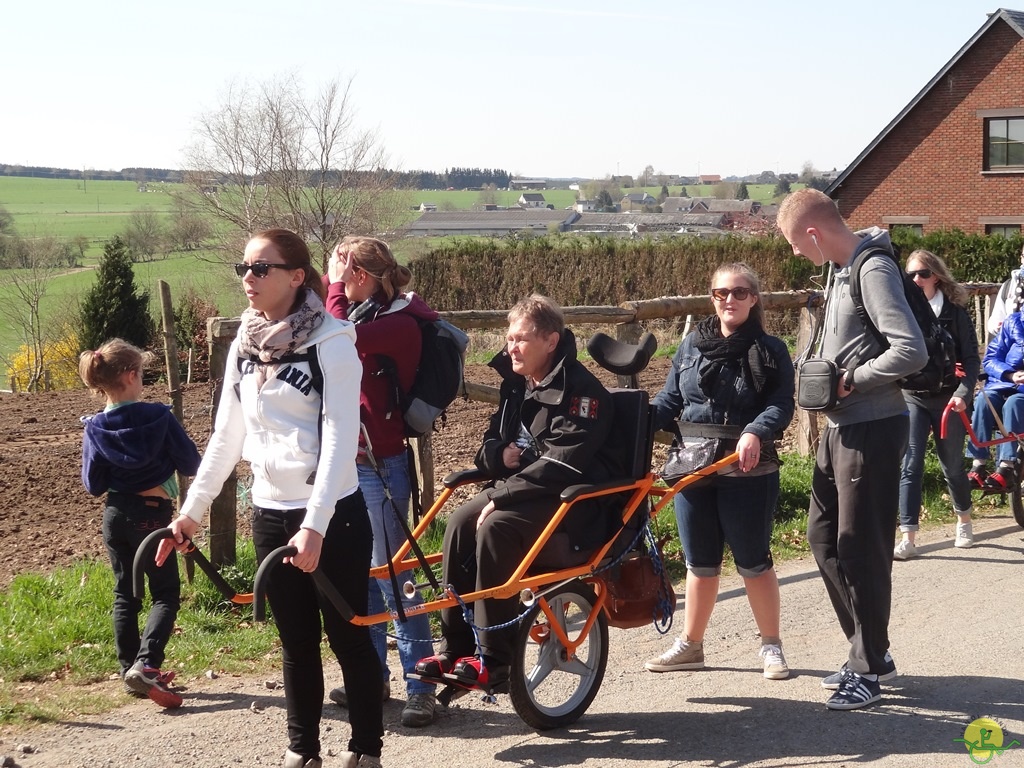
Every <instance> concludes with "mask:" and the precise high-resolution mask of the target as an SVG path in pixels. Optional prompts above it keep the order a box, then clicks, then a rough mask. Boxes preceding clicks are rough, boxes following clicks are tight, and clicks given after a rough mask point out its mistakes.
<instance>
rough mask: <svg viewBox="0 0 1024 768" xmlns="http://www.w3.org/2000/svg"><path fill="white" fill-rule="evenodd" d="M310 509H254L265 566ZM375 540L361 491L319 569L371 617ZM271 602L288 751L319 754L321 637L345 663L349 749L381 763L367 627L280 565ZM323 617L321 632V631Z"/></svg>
mask: <svg viewBox="0 0 1024 768" xmlns="http://www.w3.org/2000/svg"><path fill="white" fill-rule="evenodd" d="M305 514H306V510H304V509H292V510H278V509H263V508H256V509H255V510H254V512H253V519H252V538H253V543H254V544H255V546H256V557H257V559H258V560H259V561H260V562H263V560H264V558H266V556H267V555H268V554H270V553H271V552H272V551H273V550H275V549H277V548H278V547H282V546H284V545H285V544H287V543H288V540H289V539H290V538H291V537H292V536H294V535H295V534H296V533H298V531H299V526H300V525H301V523H302V519H303V517H305ZM372 541H373V536H372V534H371V533H370V519H369V516H368V515H367V513H366V503H365V502H364V501H363V495H362V493H361V492H359V491H357V492H356V493H354V494H352V495H350V496H346V497H345V498H344V499H340V500H339V501H338V503H337V505H336V506H335V508H334V517H332V518H331V522H330V525H329V526H328V527H327V535H326V536H325V537H324V542H323V550H322V552H321V554H320V565H319V569H320V570H321V571H322V572H323V573H324V574H326V575H327V577H328V578H329V579H330V580H331V583H332V584H333V585H334V586H335V588H337V590H338V592H340V593H341V596H342V597H344V598H345V600H347V601H348V603H349V605H351V606H352V609H353V610H354V611H355V612H356V613H357V614H361V615H366V605H367V591H366V574H367V573H368V572H369V570H370V549H371V546H372ZM267 600H268V601H269V602H270V607H271V610H272V611H273V613H274V623H275V624H276V625H277V631H278V634H280V636H281V649H282V657H283V667H282V675H283V677H284V694H285V699H286V701H287V711H288V741H289V749H291V750H292V752H296V753H298V754H300V755H303V756H304V757H306V758H310V757H318V756H319V755H320V714H321V711H322V709H323V705H324V668H323V662H322V660H321V656H320V641H321V638H322V635H323V631H326V633H327V642H328V644H329V645H330V647H331V650H332V651H333V652H334V655H335V656H336V657H337V658H338V661H339V662H340V663H341V668H342V670H343V672H344V674H345V689H346V690H347V691H348V696H349V702H350V704H349V708H348V716H349V723H350V725H351V726H352V738H351V740H350V741H349V743H348V750H349V751H351V752H359V753H362V754H366V755H373V756H375V757H379V756H380V752H381V746H382V744H383V741H382V736H383V734H384V721H383V709H382V708H383V704H382V701H381V686H380V681H381V669H380V660H379V659H378V658H377V652H376V651H375V650H374V649H373V643H372V642H371V641H370V630H369V627H359V626H356V625H354V624H349V623H348V622H347V621H345V620H344V619H343V618H341V615H340V614H339V613H338V612H337V611H336V610H335V609H334V608H333V606H331V604H330V602H328V601H327V600H326V599H325V598H323V597H322V596H321V595H320V593H319V591H318V590H317V589H316V586H315V585H314V583H313V578H312V576H310V575H309V574H308V573H304V572H302V571H300V570H299V569H298V568H295V567H294V566H291V565H285V564H281V565H278V566H277V567H276V568H275V569H274V571H273V574H272V576H271V579H270V583H269V584H268V585H267ZM321 617H322V619H323V625H322V629H321Z"/></svg>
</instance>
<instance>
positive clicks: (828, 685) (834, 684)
mask: <svg viewBox="0 0 1024 768" xmlns="http://www.w3.org/2000/svg"><path fill="white" fill-rule="evenodd" d="M884 661H885V665H886V666H885V671H884V672H881V673H880V674H879V675H878V682H880V683H884V682H886V681H887V680H892V679H893V678H894V677H896V674H897V673H896V662H895V661H893V658H892V654H891V653H889V652H888V651H886V652H885V659H884ZM848 671H849V669H848V668H847V666H846V664H845V663H844V664H843V666H842V667H840V668H839V671H838V672H834V673H833V674H831V675H829V676H828V677H826V678H824V679H822V681H821V687H822V688H825V689H826V690H829V691H836V690H839V685H840V683H842V682H843V678H844V677H845V676H846V673H847V672H848Z"/></svg>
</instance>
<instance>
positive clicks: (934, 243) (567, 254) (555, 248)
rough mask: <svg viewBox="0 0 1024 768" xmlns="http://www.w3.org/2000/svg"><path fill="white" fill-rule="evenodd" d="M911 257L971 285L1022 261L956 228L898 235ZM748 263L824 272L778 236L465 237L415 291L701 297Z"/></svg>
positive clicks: (768, 278)
mask: <svg viewBox="0 0 1024 768" xmlns="http://www.w3.org/2000/svg"><path fill="white" fill-rule="evenodd" d="M894 240H895V241H896V242H897V244H898V245H899V246H900V247H901V249H902V251H903V254H904V256H906V255H908V254H909V253H910V251H912V250H913V249H914V248H921V247H923V248H927V249H928V250H930V251H933V252H935V253H937V254H938V255H940V256H942V257H943V258H944V259H945V260H946V262H947V263H948V264H949V265H950V267H951V268H952V270H953V273H954V275H956V277H957V278H958V279H959V280H961V281H964V282H1001V281H1003V280H1005V279H1006V278H1007V277H1008V276H1009V273H1010V270H1011V269H1013V268H1015V267H1017V266H1018V265H1019V264H1020V252H1021V245H1022V243H1024V240H1022V239H1021V238H1020V237H1015V238H1010V239H1004V238H1002V237H998V236H993V237H989V236H986V235H967V234H965V233H963V232H960V231H959V230H953V231H950V232H938V233H933V234H930V235H928V236H927V237H923V238H922V237H916V236H914V235H913V234H912V233H909V232H897V233H896V234H895V235H894ZM731 261H745V262H746V263H748V264H749V265H750V266H751V267H753V268H754V270H755V271H757V273H758V274H759V275H760V276H761V281H762V287H763V289H764V290H765V291H782V290H792V289H802V288H810V287H813V286H812V284H811V283H810V280H809V278H810V277H811V275H813V274H815V273H816V272H817V269H816V268H815V267H814V265H813V264H811V262H810V261H808V260H807V259H804V258H802V257H800V256H796V255H794V254H793V252H792V249H791V248H790V246H789V244H788V243H787V242H786V241H785V240H784V239H783V238H781V237H778V236H768V237H740V236H728V237H723V238H719V239H715V240H703V239H699V238H695V237H673V238H665V239H658V240H654V239H651V238H645V239H642V240H622V239H616V238H611V237H598V236H595V235H591V236H582V237H577V236H566V235H551V236H548V237H535V238H529V239H522V238H513V237H509V238H501V239H491V238H465V239H459V240H455V241H453V242H451V243H447V244H444V245H442V246H440V247H439V248H435V249H434V250H431V251H430V252H428V253H427V254H426V255H424V256H422V257H420V258H419V259H416V260H415V261H413V262H412V263H411V264H410V267H411V269H412V271H413V274H414V275H415V278H416V282H415V288H416V290H417V291H418V292H419V293H420V294H422V295H423V296H424V297H425V298H426V299H427V301H428V302H429V303H430V304H431V305H432V306H434V307H435V308H437V309H442V310H464V309H497V308H504V307H510V306H512V305H513V304H514V303H515V302H516V301H517V300H519V299H520V298H522V297H523V296H525V295H527V294H529V293H532V292H534V291H536V292H540V293H545V294H547V295H548V296H551V297H552V298H553V299H555V301H557V302H559V303H560V304H561V305H562V306H614V305H617V304H621V303H622V302H624V301H630V300H637V299H652V298H657V297H659V296H666V295H682V296H686V295H695V294H704V293H706V292H707V289H708V281H709V280H710V278H711V275H712V273H713V272H714V270H715V268H716V267H718V266H719V265H721V264H724V263H727V262H731Z"/></svg>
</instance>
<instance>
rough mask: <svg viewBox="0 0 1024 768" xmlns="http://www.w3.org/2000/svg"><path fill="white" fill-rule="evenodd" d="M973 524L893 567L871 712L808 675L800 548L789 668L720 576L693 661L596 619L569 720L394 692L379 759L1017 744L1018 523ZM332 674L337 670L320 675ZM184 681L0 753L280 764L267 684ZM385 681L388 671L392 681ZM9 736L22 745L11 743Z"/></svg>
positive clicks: (815, 584) (826, 616)
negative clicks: (887, 640) (666, 664)
mask: <svg viewBox="0 0 1024 768" xmlns="http://www.w3.org/2000/svg"><path fill="white" fill-rule="evenodd" d="M976 532H977V533H976V535H977V544H976V546H975V547H974V548H973V549H970V550H957V549H954V548H953V546H952V537H953V530H952V526H951V525H950V526H946V527H944V528H942V529H937V530H933V531H925V532H922V534H921V535H920V537H919V539H918V542H919V547H920V548H921V549H922V551H923V553H924V554H923V556H922V557H920V558H918V559H916V560H912V561H908V562H897V563H895V565H894V578H893V582H894V592H895V596H894V602H893V615H892V623H891V637H892V651H893V655H894V657H895V659H896V663H897V667H898V670H899V673H900V674H899V677H898V678H896V679H895V680H894V681H893V682H892V683H891V684H889V685H888V686H885V687H884V689H883V691H884V694H885V698H884V699H883V701H882V702H881V703H880V704H879V705H876V706H874V707H872V708H870V709H866V710H861V711H857V712H830V711H828V710H826V709H825V707H824V706H823V703H824V701H825V699H826V692H825V691H823V690H822V689H821V687H820V684H819V683H820V678H821V677H822V676H824V675H826V674H829V673H831V672H833V671H835V670H836V669H837V668H838V666H839V665H840V663H841V662H842V661H843V660H844V658H845V654H846V647H845V642H844V640H843V638H842V635H841V633H840V631H839V628H838V626H837V624H836V622H835V620H834V617H833V614H832V610H831V607H830V606H829V604H828V601H827V598H826V596H825V591H824V588H823V587H822V584H821V580H820V578H819V577H818V575H817V571H816V569H815V568H814V566H813V562H812V561H810V560H809V559H807V560H802V561H796V562H790V563H786V564H783V565H782V566H780V568H779V575H780V580H781V582H782V606H783V608H782V610H783V615H782V619H783V635H784V638H783V639H784V642H785V650H786V655H787V658H788V660H789V664H790V666H791V667H792V669H793V675H792V676H791V677H790V679H789V680H785V681H769V680H765V679H763V678H762V677H761V674H760V668H759V659H758V657H757V654H756V650H757V640H756V638H755V636H754V632H755V630H754V625H753V621H752V620H751V618H750V613H749V609H748V607H747V604H746V600H745V598H744V596H743V591H742V587H741V586H740V583H739V582H738V581H737V580H736V579H735V578H734V577H733V578H728V579H725V580H723V588H722V594H721V596H720V599H719V604H718V606H717V608H716V610H715V614H714V616H713V618H712V622H711V626H710V628H709V631H708V634H707V638H706V641H705V651H706V655H707V661H708V665H709V669H708V670H706V671H702V672H684V673H675V674H661V675H656V674H651V673H649V672H645V671H644V670H643V669H642V664H643V660H644V659H646V658H648V657H650V656H653V655H657V654H658V653H660V652H661V651H662V650H664V648H665V647H667V644H668V642H670V640H669V639H667V638H665V637H662V636H659V635H658V634H657V633H656V632H655V631H654V630H653V629H650V628H646V629H634V630H629V631H622V630H615V629H612V630H611V638H610V648H611V651H610V658H609V662H608V672H607V674H606V676H605V679H604V683H603V685H602V687H601V690H600V692H599V693H598V695H597V698H596V699H595V700H594V702H593V704H592V705H591V707H590V709H589V711H588V712H587V714H586V715H585V716H584V717H583V718H582V719H580V720H579V721H578V722H577V723H575V724H574V725H573V726H571V727H570V728H567V729H564V730H558V731H548V732H543V733H537V732H535V731H533V730H531V729H529V728H528V727H526V726H525V725H524V724H523V723H522V721H521V720H520V719H519V718H518V716H517V715H516V714H515V711H514V710H513V709H512V707H511V704H510V703H509V701H508V697H507V696H501V697H499V701H498V703H497V704H496V705H488V704H484V703H483V702H481V701H479V700H478V699H476V698H475V697H466V698H464V699H462V700H460V701H459V702H456V703H455V704H453V705H452V707H451V708H450V709H449V711H448V712H446V713H443V714H441V715H439V717H438V719H437V721H436V722H435V724H434V725H433V726H432V727H429V728H426V729H420V730H415V729H409V728H404V727H402V726H401V724H400V723H399V714H400V712H401V706H402V699H401V697H399V698H398V699H397V700H392V701H391V702H390V703H389V704H387V705H386V709H385V726H386V729H387V733H386V735H385V739H384V755H383V759H384V764H385V766H389V767H390V768H396V767H397V766H400V765H410V766H427V767H428V768H430V767H433V766H437V767H438V768H440V767H441V766H580V767H585V768H608V767H610V766H627V765H628V766H644V767H645V768H669V767H670V766H727V767H729V768H739V767H741V766H742V767H750V768H753V767H754V766H773V767H778V768H782V767H784V766H785V767H786V768H790V767H792V766H821V765H828V766H832V767H834V768H835V767H838V766H854V765H856V766H886V767H890V766H891V767H895V766H900V768H903V767H905V766H910V767H911V768H913V767H915V766H928V767H929V768H931V767H932V766H954V767H955V766H963V767H964V768H967V767H968V766H970V765H973V763H972V762H971V759H970V756H969V755H968V752H967V750H966V748H965V747H964V745H963V744H959V743H955V742H954V739H957V738H962V737H963V736H964V730H965V728H966V727H967V725H968V724H969V723H970V722H971V721H972V720H974V719H975V718H978V717H981V716H986V717H991V718H994V719H995V720H996V721H997V722H998V723H1000V724H1001V726H1002V728H1003V731H1004V733H1005V734H1006V737H1005V738H1006V742H1009V741H1010V739H1012V738H1017V739H1019V740H1021V741H1024V683H1022V680H1024V647H1022V645H1024V643H1022V639H1021V635H1022V633H1021V626H1022V612H1024V578H1022V576H1024V573H1022V565H1024V532H1022V531H1021V529H1020V528H1019V527H1018V526H1017V525H1016V524H1015V523H1014V522H1013V520H1012V518H1009V517H990V518H985V519H983V520H980V521H978V522H977V523H976ZM681 607H682V601H680V605H679V609H681ZM679 609H677V610H679ZM677 618H678V614H677ZM675 629H676V630H678V624H677V626H676V628H675ZM396 664H397V656H396V658H395V659H394V663H393V665H392V668H394V667H395V666H396ZM339 677H340V674H339V673H338V672H336V666H335V667H334V669H332V670H331V677H330V680H329V682H330V683H331V684H336V683H337V682H339ZM108 685H113V683H110V684H108ZM187 685H188V691H187V692H186V693H185V697H186V698H185V706H184V707H182V708H181V709H180V710H176V711H164V710H160V709H158V708H157V707H155V705H153V704H152V703H151V702H148V701H146V702H139V703H133V704H131V705H129V706H125V707H123V708H121V709H119V710H117V711H114V712H110V713H107V714H106V715H103V716H101V717H82V718H78V719H74V718H72V719H69V720H68V721H66V722H63V723H60V724H58V725H52V726H45V727H39V728H34V729H29V730H22V731H8V732H6V733H4V734H3V735H2V741H0V757H2V756H4V755H6V756H8V757H10V758H12V759H13V761H14V762H13V763H12V764H14V765H17V766H21V767H22V768H79V767H81V768H85V767H86V766H88V767H89V768H93V767H94V766H131V767H132V768H150V767H152V768H157V767H159V768H163V767H164V766H215V767H217V766H238V765H243V766H279V765H280V764H281V756H282V754H283V751H284V747H285V727H284V712H283V707H282V705H283V692H282V691H281V690H271V689H268V688H267V686H266V681H264V680H257V679H246V678H219V679H217V680H213V681H210V680H206V679H205V678H200V679H198V680H191V681H187ZM400 688H401V686H400V685H399V684H398V683H397V682H393V683H392V690H393V692H395V693H397V692H398V691H399V690H400ZM347 737H348V725H347V722H346V720H345V717H344V712H343V711H342V710H339V709H338V708H337V707H335V706H334V705H332V704H327V705H326V706H325V708H324V738H323V741H324V745H325V754H324V757H325V760H324V766H325V768H331V766H334V765H337V764H338V763H337V759H336V758H335V757H334V756H335V755H336V754H337V753H338V752H339V751H341V750H343V749H344V745H345V743H346V740H347ZM19 745H30V746H31V747H33V748H34V749H35V751H34V752H32V753H24V752H19V751H18V746H19ZM976 758H977V755H976ZM5 765H6V764H5ZM990 765H992V766H993V768H1003V767H1006V768H1009V767H1010V766H1024V746H1021V747H1015V748H1013V749H1009V750H1006V751H1005V752H1003V753H1001V754H995V755H994V756H993V758H992V761H991V763H990Z"/></svg>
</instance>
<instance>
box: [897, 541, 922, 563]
mask: <svg viewBox="0 0 1024 768" xmlns="http://www.w3.org/2000/svg"><path fill="white" fill-rule="evenodd" d="M892 556H893V557H894V558H895V559H897V560H909V559H910V558H912V557H917V546H916V545H915V544H914V542H912V541H911V540H910V539H901V540H900V543H899V544H897V545H896V548H895V549H894V550H893V551H892Z"/></svg>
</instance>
